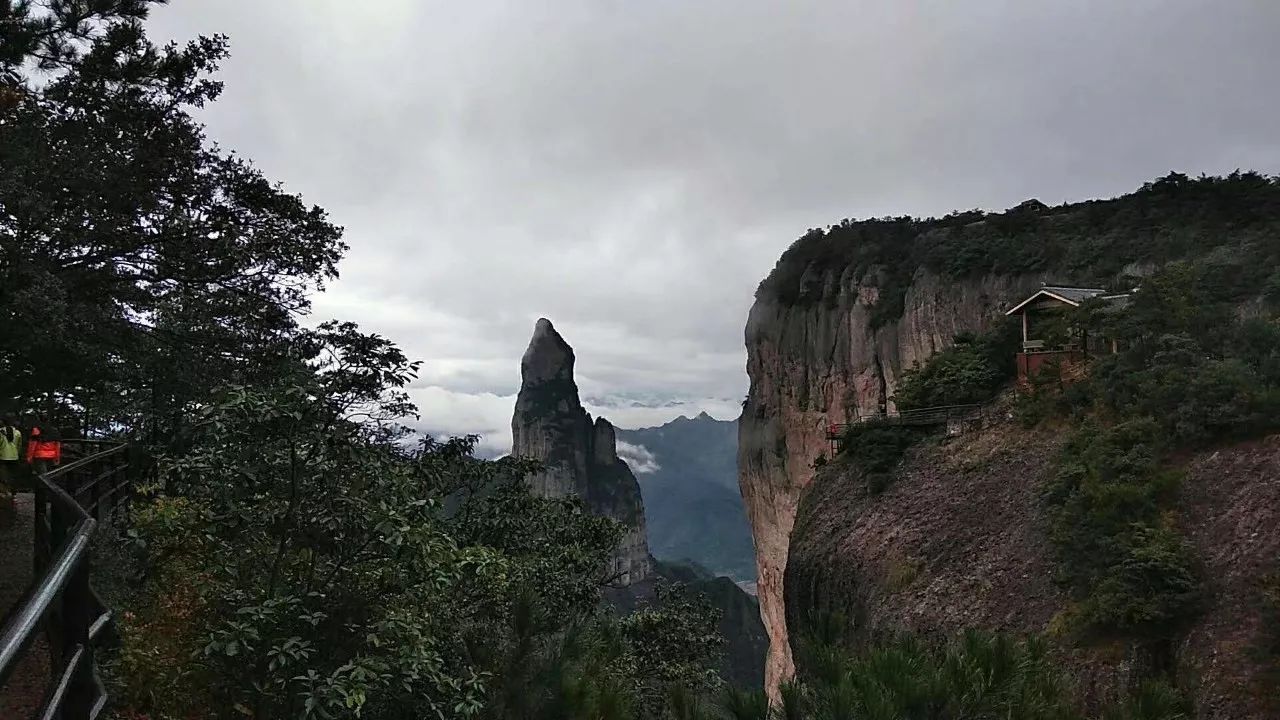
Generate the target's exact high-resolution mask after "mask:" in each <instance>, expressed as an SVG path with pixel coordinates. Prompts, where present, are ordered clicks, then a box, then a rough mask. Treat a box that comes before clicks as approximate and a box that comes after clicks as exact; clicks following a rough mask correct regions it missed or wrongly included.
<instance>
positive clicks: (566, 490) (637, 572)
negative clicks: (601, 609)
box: [511, 318, 652, 585]
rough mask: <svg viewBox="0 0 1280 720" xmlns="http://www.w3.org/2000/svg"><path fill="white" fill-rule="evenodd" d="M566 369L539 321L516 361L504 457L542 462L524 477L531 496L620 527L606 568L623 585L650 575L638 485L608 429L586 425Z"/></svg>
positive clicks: (555, 336) (554, 338) (563, 349)
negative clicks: (580, 505) (583, 508)
mask: <svg viewBox="0 0 1280 720" xmlns="http://www.w3.org/2000/svg"><path fill="white" fill-rule="evenodd" d="M573 363H574V356H573V348H571V347H569V343H567V342H565V341H564V338H562V337H560V333H558V332H556V329H555V327H554V326H553V325H552V324H551V321H550V320H547V319H546V318H540V319H539V320H538V323H537V325H535V326H534V329H533V338H532V339H531V340H530V341H529V347H528V349H527V350H525V352H524V357H522V358H521V359H520V378H521V382H520V394H519V395H517V396H516V407H515V413H514V414H513V415H512V418H511V437H512V445H511V454H512V455H513V456H515V457H523V458H530V459H533V460H538V461H540V462H541V463H542V469H541V470H539V471H538V472H536V473H532V474H530V475H529V476H528V477H526V478H525V481H526V482H527V483H528V484H529V487H530V489H531V490H532V491H533V493H534V494H535V495H538V496H540V497H566V496H576V497H580V498H582V499H583V501H584V502H585V503H586V505H587V507H588V508H590V509H591V511H592V512H594V513H596V514H599V515H605V516H607V517H611V518H613V519H615V520H618V521H619V522H621V523H623V524H624V525H626V526H627V532H626V534H625V535H624V536H623V539H622V542H621V544H620V545H619V546H618V549H617V550H616V551H615V553H614V556H613V558H611V559H610V561H609V568H608V569H609V571H610V576H612V577H616V578H617V579H618V580H617V582H618V583H619V584H621V585H630V584H632V583H636V582H639V581H641V580H643V579H645V578H646V577H648V576H649V574H650V573H651V572H652V567H651V560H650V558H649V545H648V539H647V537H646V535H645V524H644V504H643V501H642V500H641V497H640V485H639V483H637V482H636V479H635V476H634V475H632V474H631V470H630V468H628V467H627V464H626V463H625V462H623V461H622V460H620V459H619V458H618V449H617V446H618V442H617V433H616V431H615V430H614V427H613V424H612V423H610V422H609V421H608V420H605V419H604V418H599V419H597V420H596V421H595V422H594V423H593V422H592V420H591V416H590V415H588V414H587V411H586V410H585V409H583V407H582V401H581V400H579V399H578V386H577V384H575V383H574V381H573Z"/></svg>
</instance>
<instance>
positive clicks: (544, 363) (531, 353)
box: [520, 318, 574, 384]
mask: <svg viewBox="0 0 1280 720" xmlns="http://www.w3.org/2000/svg"><path fill="white" fill-rule="evenodd" d="M573 360H574V357H573V348H571V347H569V343H567V342H565V341H564V338H562V337H560V333H558V332H556V328H555V326H554V325H552V324H551V321H550V320H548V319H546V318H538V324H537V325H535V326H534V328H533V338H532V339H531V340H529V347H528V348H527V349H525V351H524V357H522V358H520V379H521V381H522V383H524V384H530V383H540V382H547V381H550V380H568V381H570V382H572V381H573Z"/></svg>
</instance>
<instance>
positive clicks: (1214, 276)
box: [1082, 263, 1280, 446]
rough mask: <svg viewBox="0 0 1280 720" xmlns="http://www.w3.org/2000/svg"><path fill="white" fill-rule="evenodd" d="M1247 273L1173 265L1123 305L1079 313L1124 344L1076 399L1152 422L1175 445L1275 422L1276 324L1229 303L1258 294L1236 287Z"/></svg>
mask: <svg viewBox="0 0 1280 720" xmlns="http://www.w3.org/2000/svg"><path fill="white" fill-rule="evenodd" d="M1224 275H1229V276H1231V279H1230V280H1227V279H1224V277H1223V276H1224ZM1245 275H1246V272H1245V271H1244V269H1243V268H1240V266H1239V265H1238V264H1235V263H1231V264H1227V265H1221V264H1212V263H1180V264H1175V265H1172V266H1170V267H1168V268H1166V269H1164V270H1163V271H1161V272H1160V273H1158V274H1156V275H1155V276H1153V277H1151V278H1150V279H1149V280H1148V281H1146V282H1145V283H1144V284H1143V286H1142V288H1141V289H1140V290H1139V291H1138V292H1137V293H1135V294H1134V295H1133V298H1132V301H1131V303H1130V304H1129V306H1128V307H1126V308H1124V309H1123V310H1122V311H1120V312H1106V311H1105V309H1102V308H1093V309H1086V313H1085V314H1084V319H1085V322H1087V323H1088V324H1089V325H1091V326H1092V327H1093V329H1094V331H1096V332H1101V333H1104V334H1107V335H1109V336H1110V337H1118V338H1123V341H1122V342H1123V349H1122V351H1121V352H1120V353H1119V354H1116V355H1109V356H1105V357H1103V358H1102V359H1101V360H1100V361H1099V362H1098V363H1097V367H1096V369H1095V370H1094V372H1093V373H1092V377H1091V380H1090V382H1089V383H1088V385H1087V386H1086V388H1085V389H1086V391H1087V393H1088V394H1087V395H1084V396H1082V399H1086V400H1091V401H1094V402H1096V403H1097V404H1098V405H1099V406H1101V407H1102V408H1103V409H1104V410H1106V411H1107V412H1109V413H1112V414H1115V415H1121V416H1142V415H1145V416H1149V417H1152V418H1157V419H1158V420H1159V421H1160V423H1161V424H1162V426H1163V428H1164V431H1165V432H1166V433H1168V435H1169V437H1170V438H1171V439H1172V440H1173V441H1174V442H1176V443H1177V444H1178V445H1189V446H1202V445H1205V444H1208V443H1212V442H1216V441H1221V440H1230V439H1236V438H1241V437H1248V436H1252V435H1256V434H1258V433H1261V432H1265V431H1268V430H1270V429H1273V428H1275V427H1277V426H1278V425H1277V417H1280V324H1277V322H1276V320H1275V318H1274V317H1253V318H1249V319H1241V318H1240V316H1239V313H1238V312H1237V311H1236V303H1239V302H1241V301H1242V300H1244V299H1246V298H1251V297H1256V296H1257V294H1258V293H1260V292H1261V290H1262V288H1261V287H1260V286H1259V285H1254V286H1252V287H1250V286H1248V285H1245V284H1243V283H1241V282H1240V280H1239V277H1242V276H1245Z"/></svg>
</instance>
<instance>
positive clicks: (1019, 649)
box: [703, 630, 1190, 720]
mask: <svg viewBox="0 0 1280 720" xmlns="http://www.w3.org/2000/svg"><path fill="white" fill-rule="evenodd" d="M797 670H798V674H797V679H796V680H795V681H794V682H793V683H791V684H788V685H785V686H784V687H783V691H782V693H781V700H782V702H781V703H780V704H779V705H778V706H777V707H775V708H774V709H773V710H772V712H771V711H770V710H769V708H768V704H767V703H766V702H765V701H764V700H763V694H762V693H756V694H755V695H754V696H752V695H748V694H742V693H735V694H734V695H732V696H731V697H729V698H727V699H726V701H725V702H724V703H723V704H722V708H723V715H722V716H721V717H726V718H729V719H730V720H825V719H826V718H859V719H860V720H880V719H883V720H901V719H902V718H913V719H915V720H947V719H950V718H1020V719H1022V720H1083V717H1084V716H1083V715H1082V714H1081V713H1080V712H1079V711H1078V710H1077V709H1076V707H1075V705H1076V703H1075V698H1073V697H1072V696H1071V687H1072V685H1071V681H1070V678H1069V677H1068V676H1067V674H1066V673H1065V672H1064V671H1062V670H1060V669H1059V668H1058V666H1057V664H1056V663H1055V662H1053V661H1052V659H1051V658H1050V657H1049V653H1048V646H1047V645H1046V643H1045V642H1044V641H1043V640H1041V639H1039V638H1035V637H1032V638H1027V639H1021V640H1019V639H1014V638H1012V637H1010V636H1008V635H1003V634H997V633H988V632H982V631H977V630H967V631H965V632H962V633H960V634H958V635H956V636H954V637H952V638H951V639H950V640H948V641H946V642H943V643H941V644H933V643H929V642H926V641H923V640H921V639H919V638H916V637H912V636H903V637H901V638H898V639H897V640H894V641H891V642H885V643H880V644H877V645H874V646H872V647H870V648H867V649H866V650H865V651H863V652H859V653H853V652H849V651H847V650H844V649H842V648H839V647H837V646H833V645H831V644H828V643H824V642H815V641H812V640H802V641H801V643H800V650H799V655H798V657H797ZM1188 713H1189V708H1188V706H1187V703H1186V701H1185V700H1184V699H1183V698H1182V697H1181V696H1180V695H1179V694H1178V693H1177V692H1176V691H1175V690H1174V689H1173V688H1171V687H1170V686H1169V685H1167V684H1165V683H1161V682H1156V681H1147V682H1145V683H1143V684H1142V685H1141V686H1140V687H1139V688H1138V689H1137V690H1136V691H1135V692H1134V693H1133V694H1132V695H1130V696H1128V697H1126V698H1124V699H1123V701H1122V702H1120V703H1118V704H1115V705H1113V706H1111V707H1108V708H1106V709H1105V710H1104V716H1105V717H1106V718H1107V720H1186V719H1187V718H1189V717H1190V715H1189V714H1188ZM703 717H706V716H703Z"/></svg>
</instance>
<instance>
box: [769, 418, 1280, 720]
mask: <svg viewBox="0 0 1280 720" xmlns="http://www.w3.org/2000/svg"><path fill="white" fill-rule="evenodd" d="M1008 414H1009V413H1008V409H1007V408H997V409H996V410H995V411H992V412H989V413H987V418H988V425H987V427H985V428H984V429H982V430H980V431H976V432H971V433H966V434H965V435H962V436H960V437H956V438H945V437H934V438H931V439H927V440H924V441H921V442H920V443H918V444H917V445H916V446H915V447H913V448H912V449H911V450H910V451H908V453H907V455H906V457H905V458H904V460H903V462H902V464H901V466H900V467H899V469H898V471H897V472H896V473H895V474H894V478H893V481H892V483H891V484H890V485H889V486H888V488H887V489H885V490H884V491H883V492H881V493H879V494H873V493H871V492H870V491H869V489H868V487H867V483H866V479H865V477H864V476H863V474H862V472H861V471H860V470H859V468H857V467H856V466H855V465H854V464H853V463H851V462H849V461H847V460H845V459H844V458H841V459H839V460H837V461H836V462H833V463H830V464H828V465H826V466H825V467H823V468H822V469H821V470H819V471H818V472H817V474H816V478H815V479H814V481H813V484H812V486H811V487H810V488H809V489H808V490H807V491H806V492H805V494H804V498H803V500H802V501H801V503H800V508H799V513H798V515H797V518H796V523H795V527H794V530H793V532H792V535H791V545H790V548H789V549H790V553H789V557H788V562H787V568H786V579H785V597H786V605H787V620H788V621H789V624H788V628H789V630H791V631H792V632H793V633H795V634H803V628H804V626H805V624H806V623H807V622H808V621H809V620H810V619H811V618H813V617H815V616H818V617H822V616H829V615H838V616H840V617H844V618H847V619H848V621H849V622H847V623H846V627H847V629H848V632H849V637H847V638H846V639H847V640H848V641H850V642H853V643H855V644H857V643H859V642H869V641H874V640H875V639H877V638H881V637H892V636H896V635H899V634H901V633H904V632H906V633H911V634H914V635H918V636H924V637H935V638H936V637H945V636H949V635H952V634H954V633H956V632H957V631H959V630H960V629H962V628H983V629H986V630H992V631H1003V632H1006V633H1009V634H1012V635H1014V636H1021V635H1043V636H1045V637H1047V638H1048V639H1049V641H1050V643H1051V648H1052V652H1053V654H1054V663H1055V665H1058V666H1060V667H1063V668H1066V669H1067V673H1066V674H1067V676H1068V677H1069V678H1070V679H1071V682H1072V683H1073V685H1074V687H1073V688H1072V691H1073V693H1072V694H1073V695H1074V696H1076V697H1077V698H1079V700H1080V701H1081V703H1082V704H1083V705H1084V706H1085V709H1086V710H1088V711H1089V716H1090V717H1094V716H1096V713H1097V711H1098V709H1099V708H1100V707H1102V706H1103V705H1105V704H1108V703H1114V702H1115V701H1116V700H1118V699H1120V698H1122V697H1123V696H1125V695H1126V694H1127V693H1128V692H1130V691H1132V690H1133V687H1134V684H1135V680H1136V679H1137V678H1138V677H1139V676H1140V673H1139V672H1136V670H1137V669H1138V668H1140V667H1141V658H1142V654H1141V652H1139V651H1138V650H1137V649H1136V648H1135V647H1134V645H1133V644H1131V643H1127V642H1125V641H1124V640H1122V639H1120V638H1112V639H1103V638H1091V640H1090V642H1086V643H1081V642H1078V641H1077V639H1076V638H1073V637H1071V636H1070V634H1069V633H1068V632H1066V629H1067V627H1068V626H1069V623H1064V622H1062V620H1061V619H1062V618H1063V617H1064V610H1066V609H1067V608H1068V607H1069V606H1070V598H1069V597H1068V595H1067V593H1066V591H1065V590H1064V589H1063V588H1062V587H1061V586H1060V585H1059V584H1058V583H1056V582H1055V581H1054V576H1055V570H1056V567H1057V564H1056V562H1055V559H1054V556H1053V549H1052V547H1051V545H1050V543H1049V542H1048V539H1047V537H1046V534H1045V532H1044V528H1043V522H1044V521H1043V515H1042V511H1041V508H1042V494H1043V491H1044V489H1045V487H1046V485H1047V484H1048V483H1049V482H1050V479H1051V476H1052V474H1053V468H1054V463H1053V459H1054V457H1055V456H1056V454H1057V453H1058V452H1059V450H1060V448H1061V446H1062V443H1063V439H1064V436H1063V434H1062V433H1061V432H1058V431H1055V430H1054V429H1046V428H1041V429H1034V430H1028V429H1025V428H1023V427H1022V426H1021V425H1020V424H1018V423H1017V422H1015V421H1012V420H1009V419H1007V417H1008ZM1183 460H1184V461H1185V462H1186V465H1185V468H1186V471H1187V480H1186V482H1185V484H1184V489H1183V492H1182V499H1181V502H1180V503H1179V505H1178V514H1179V517H1180V521H1179V526H1180V527H1182V528H1184V529H1185V531H1186V532H1187V535H1188V539H1189V540H1190V541H1191V542H1192V543H1193V545H1194V546H1195V547H1196V550H1197V553H1198V555H1199V556H1200V557H1201V558H1203V559H1204V570H1205V575H1206V577H1207V579H1208V581H1209V592H1208V598H1207V600H1206V603H1205V608H1204V612H1203V614H1201V615H1200V616H1198V617H1197V618H1196V620H1195V621H1194V623H1193V624H1192V625H1191V627H1189V628H1188V629H1187V631H1186V633H1185V634H1183V635H1181V636H1180V638H1181V639H1180V640H1179V642H1178V647H1177V650H1176V652H1175V653H1174V656H1175V657H1176V663H1177V667H1176V668H1174V671H1175V673H1176V676H1177V677H1178V680H1179V685H1180V686H1183V687H1185V688H1187V689H1188V690H1189V691H1190V693H1189V694H1191V695H1193V696H1194V697H1195V698H1196V717H1198V718H1203V719H1205V720H1264V719H1265V718H1274V717H1277V715H1276V714H1275V713H1276V712H1277V710H1280V706H1278V705H1276V704H1274V702H1280V701H1272V700H1271V695H1272V694H1273V693H1271V692H1270V691H1271V690H1272V689H1274V688H1273V687H1271V686H1269V685H1268V683H1269V682H1272V681H1273V680H1272V678H1271V677H1270V676H1269V675H1268V673H1267V664H1266V661H1265V660H1264V659H1263V655H1264V648H1265V642H1266V640H1265V638H1266V637H1267V628H1266V626H1265V620H1264V616H1265V612H1266V611H1265V609H1264V605H1263V590H1262V588H1261V587H1260V586H1259V582H1258V579H1259V578H1263V577H1266V576H1267V575H1268V574H1270V573H1274V572H1277V571H1280V534H1278V533H1276V532H1274V528H1275V527H1276V526H1277V524H1278V523H1280V481H1277V480H1276V478H1277V477H1280V436H1272V437H1270V438H1266V439H1262V440H1258V441H1252V442H1247V443H1241V444H1238V445H1232V446H1226V447H1222V448H1219V449H1217V450H1211V451H1207V452H1199V453H1195V454H1193V455H1190V456H1189V457H1186V458H1183ZM1269 703H1272V704H1269Z"/></svg>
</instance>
